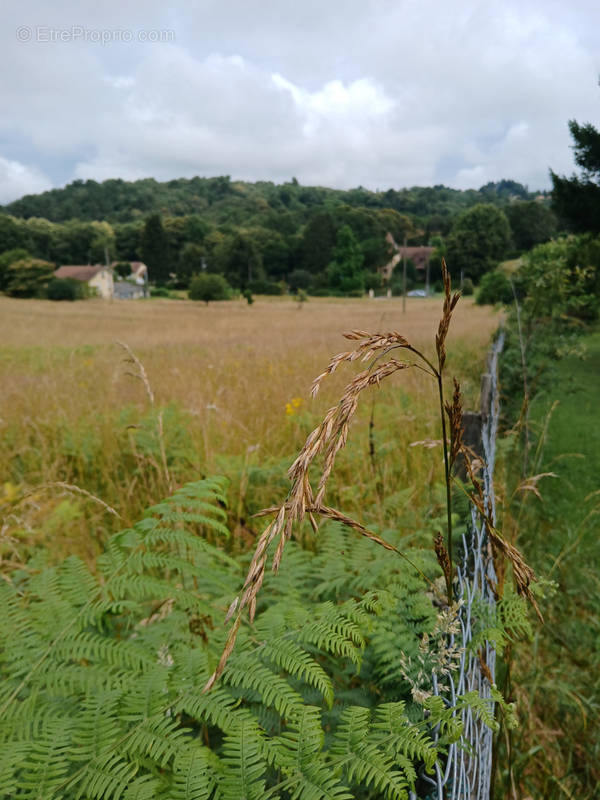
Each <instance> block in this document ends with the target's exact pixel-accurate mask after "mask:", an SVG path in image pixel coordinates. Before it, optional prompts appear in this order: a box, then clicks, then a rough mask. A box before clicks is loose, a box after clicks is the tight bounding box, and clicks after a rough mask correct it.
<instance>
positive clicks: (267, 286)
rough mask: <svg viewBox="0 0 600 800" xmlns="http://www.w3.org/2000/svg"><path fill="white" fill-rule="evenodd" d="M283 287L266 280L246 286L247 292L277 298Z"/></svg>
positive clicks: (256, 281) (255, 281)
mask: <svg viewBox="0 0 600 800" xmlns="http://www.w3.org/2000/svg"><path fill="white" fill-rule="evenodd" d="M283 289H284V287H283V286H282V285H281V284H280V283H274V282H273V281H268V280H264V279H261V280H254V281H250V283H249V284H248V290H249V291H250V292H254V294H267V295H273V296H278V295H281V294H283Z"/></svg>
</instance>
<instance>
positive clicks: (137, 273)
mask: <svg viewBox="0 0 600 800" xmlns="http://www.w3.org/2000/svg"><path fill="white" fill-rule="evenodd" d="M119 263H126V264H129V265H130V267H131V275H130V279H131V278H134V279H135V282H136V283H139V285H140V286H143V285H144V284H146V283H147V282H148V267H147V266H146V265H145V264H144V262H143V261H126V262H119V261H113V262H112V264H111V265H110V266H111V268H112V269H114V268H115V267H116V266H117V264H119Z"/></svg>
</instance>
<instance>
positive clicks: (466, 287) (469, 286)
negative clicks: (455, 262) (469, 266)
mask: <svg viewBox="0 0 600 800" xmlns="http://www.w3.org/2000/svg"><path fill="white" fill-rule="evenodd" d="M474 292H475V286H474V285H473V281H472V280H471V278H465V279H464V281H463V283H462V286H461V288H460V293H461V295H463V297H470V296H471V295H472V294H473V293H474Z"/></svg>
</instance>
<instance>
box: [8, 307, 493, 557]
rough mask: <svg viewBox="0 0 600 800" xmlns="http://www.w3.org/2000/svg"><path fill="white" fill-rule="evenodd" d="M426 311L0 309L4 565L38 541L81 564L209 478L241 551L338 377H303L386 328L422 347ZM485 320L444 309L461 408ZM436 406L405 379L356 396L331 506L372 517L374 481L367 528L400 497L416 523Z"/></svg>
mask: <svg viewBox="0 0 600 800" xmlns="http://www.w3.org/2000/svg"><path fill="white" fill-rule="evenodd" d="M439 312H440V303H439V301H438V300H436V299H433V298H431V299H419V298H414V299H412V298H411V299H410V301H409V302H408V304H407V307H406V313H404V314H403V312H402V303H401V301H400V300H385V301H366V300H331V299H327V300H325V299H324V300H311V301H310V302H308V303H303V304H302V305H301V306H299V305H298V304H297V303H295V302H294V301H292V300H283V299H270V298H269V299H259V300H258V301H257V302H255V303H254V304H253V305H252V306H248V305H247V304H246V303H245V302H239V301H228V302H221V303H211V304H210V305H208V306H206V305H204V304H199V303H194V302H188V301H173V300H153V301H150V302H136V301H131V302H128V301H121V302H114V303H105V302H102V301H88V302H79V303H64V304H60V303H50V302H45V301H37V300H26V301H20V300H15V299H10V298H0V342H1V346H0V387H1V388H0V408H1V412H0V425H1V430H2V437H1V444H0V460H1V463H2V474H1V476H0V486H2V487H3V489H2V490H1V491H2V494H0V502H1V505H0V509H1V512H2V516H3V529H2V530H3V545H2V546H3V554H2V555H3V558H5V559H9V560H11V559H17V560H19V561H20V560H21V558H23V557H25V555H27V554H28V553H30V552H31V550H32V549H35V548H36V547H38V546H40V545H43V546H44V547H47V548H48V549H49V550H50V551H51V553H52V554H54V556H56V558H60V557H62V556H63V555H65V554H66V553H76V554H78V555H80V556H82V557H83V558H84V559H86V560H87V561H88V562H92V561H93V559H94V558H95V557H96V556H97V554H98V553H99V552H100V550H101V548H102V544H103V542H104V541H105V539H106V537H107V536H108V535H109V534H110V533H111V532H112V531H114V530H116V529H118V528H119V526H122V524H123V520H125V521H127V522H131V521H133V520H135V519H137V518H139V516H140V515H141V513H142V511H143V510H144V509H145V508H147V507H148V505H150V504H152V503H153V502H157V501H158V500H159V499H160V498H161V497H163V496H165V495H166V494H168V493H169V492H170V491H171V490H172V489H173V488H175V487H176V486H179V485H181V484H182V483H184V482H185V481H188V480H193V479H197V478H198V477H202V476H204V475H207V474H216V473H218V474H224V475H225V476H227V477H228V478H229V480H230V483H231V488H230V510H229V514H230V524H231V525H232V526H233V527H234V529H236V531H237V532H238V534H239V536H237V537H234V538H235V540H236V541H238V543H239V546H240V547H244V546H246V545H247V544H249V543H250V542H251V541H252V540H253V538H254V533H255V531H254V528H253V523H252V522H251V521H250V519H249V518H250V515H251V513H253V512H254V511H256V510H258V509H259V508H261V507H263V506H264V505H269V504H270V503H273V502H277V501H278V500H279V499H280V498H281V495H282V493H284V492H285V490H286V486H287V481H286V479H285V471H286V469H287V467H288V466H289V464H290V463H291V461H292V459H293V456H294V454H295V452H297V450H298V449H299V448H300V447H301V445H302V443H303V440H304V438H305V437H306V435H307V433H308V432H309V431H310V430H311V429H312V427H313V426H314V424H315V421H316V420H317V418H318V417H320V416H322V414H323V412H324V410H325V409H326V408H328V407H329V405H331V403H332V402H334V401H335V400H336V399H337V397H338V396H339V393H340V391H341V389H342V387H343V386H344V385H345V383H346V382H347V381H348V380H349V379H350V374H351V373H350V371H349V370H347V371H345V372H344V371H343V370H340V371H339V373H337V374H336V375H334V376H332V377H331V378H330V379H329V380H328V381H327V382H326V384H325V385H324V387H323V390H322V392H321V393H320V395H319V397H318V398H317V399H316V400H314V401H312V400H310V398H309V389H310V385H311V382H312V380H313V379H314V377H315V376H316V375H317V374H319V373H320V372H321V371H322V369H323V368H324V366H325V365H326V364H327V363H328V361H329V359H330V357H331V356H332V355H333V354H335V353H337V352H339V351H340V350H344V349H347V347H346V343H345V340H344V339H343V338H342V336H341V333H342V332H344V331H348V330H351V329H361V330H369V331H385V330H394V329H396V330H399V331H401V332H402V333H403V334H405V335H406V336H408V337H410V339H411V341H413V342H414V343H415V344H416V345H417V346H419V347H423V348H424V350H425V351H426V352H432V350H433V346H434V345H433V341H432V340H433V331H434V330H435V328H436V325H437V321H438V319H439ZM497 325H498V314H497V313H495V312H494V311H492V310H491V309H490V308H489V307H479V306H475V305H474V304H473V303H472V302H470V300H468V299H463V300H462V301H461V303H459V306H458V308H457V311H456V315H455V319H454V320H453V327H452V330H451V332H450V337H449V348H448V349H449V353H450V361H449V374H452V373H453V372H454V373H456V374H457V375H458V377H459V378H460V380H461V383H462V388H463V392H464V393H465V396H466V399H467V404H470V405H471V406H472V407H475V406H476V404H477V399H478V391H479V379H480V374H481V371H482V368H483V364H484V358H485V353H486V349H487V347H488V343H489V341H490V337H491V335H492V333H493V331H494V330H495V329H496V327H497ZM118 342H121V343H122V344H124V345H126V346H127V347H128V348H130V351H131V353H133V354H134V355H135V357H136V358H138V359H139V362H140V363H139V364H136V363H132V362H131V358H130V356H129V354H128V352H127V350H126V349H125V348H124V347H123V346H121V345H119V344H118ZM140 365H142V366H143V369H144V370H145V373H146V383H144V381H143V380H141V379H140ZM352 374H353V373H352ZM436 403H437V399H436V394H435V391H434V387H433V386H431V385H429V382H428V381H427V380H426V378H425V377H424V376H423V375H422V374H421V373H419V372H418V371H416V370H409V371H408V372H406V373H403V374H402V375H401V376H400V378H399V379H397V380H396V381H395V383H394V384H391V385H390V386H387V387H385V388H382V389H380V390H378V391H376V392H373V393H372V394H371V397H370V398H369V400H368V401H367V402H366V404H365V405H364V407H363V408H362V410H361V412H360V413H359V415H358V417H357V420H356V422H355V424H354V429H353V433H352V436H351V443H350V447H349V448H348V451H347V452H346V453H345V454H344V455H343V458H342V459H341V460H340V464H339V471H338V473H337V478H336V482H335V492H336V495H337V496H336V500H337V501H338V502H339V503H340V506H341V507H344V508H346V510H348V511H350V512H353V511H355V510H356V509H361V508H364V506H365V504H368V505H370V503H371V502H372V500H373V497H374V487H378V488H377V493H378V495H379V499H380V500H381V501H382V502H379V503H378V504H376V506H377V512H375V511H370V512H369V513H371V514H373V513H378V514H379V515H380V519H379V522H380V523H385V522H392V521H394V520H396V521H397V519H398V513H399V511H398V505H399V504H400V505H401V504H402V503H401V502H400V500H401V497H402V498H403V500H404V504H405V505H406V506H408V505H410V508H411V509H413V511H412V512H411V513H412V514H413V515H414V510H415V509H419V508H421V509H422V510H425V509H426V508H429V507H430V506H431V504H432V502H433V500H432V497H433V495H432V492H433V491H434V487H435V485H436V482H439V481H441V479H442V471H441V448H437V449H436V450H435V451H434V453H435V455H434V457H433V458H432V454H431V450H430V449H428V448H427V447H425V446H423V445H419V444H417V445H415V444H414V443H415V442H423V441H427V440H436V439H439V431H438V430H437V428H436V414H435V412H436ZM411 445H412V446H411ZM59 484H68V485H69V486H71V487H77V488H78V489H80V490H83V491H84V492H89V493H90V494H91V495H94V497H95V498H97V499H93V498H90V497H88V496H86V495H85V494H83V493H81V492H78V491H77V489H76V488H70V489H69V488H66V487H65V486H62V485H59ZM399 492H400V493H401V494H399ZM402 493H403V494H402ZM408 498H410V504H408V503H407V502H406V501H407V499H408ZM99 501H102V502H103V503H105V504H107V505H108V506H110V507H111V509H113V510H114V511H115V512H117V513H118V515H120V517H121V519H118V518H117V517H116V515H115V514H113V513H111V512H110V511H109V510H107V509H106V508H105V506H103V505H102V504H101V503H100V502H99ZM381 515H383V516H384V517H385V519H381ZM405 516H406V519H407V520H408V519H409V518H410V514H408V511H406V515H405ZM17 554H19V555H18V556H17Z"/></svg>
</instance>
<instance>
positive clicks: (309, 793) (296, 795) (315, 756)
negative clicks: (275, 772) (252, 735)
mask: <svg viewBox="0 0 600 800" xmlns="http://www.w3.org/2000/svg"><path fill="white" fill-rule="evenodd" d="M279 743H280V747H279V749H278V766H279V767H280V769H281V770H282V772H283V773H284V774H285V775H286V780H285V782H284V786H285V787H286V788H288V787H289V791H290V792H291V797H292V798H293V800H352V795H351V794H350V793H349V792H348V787H347V786H344V785H343V784H342V783H341V782H340V780H339V777H338V776H337V775H336V774H335V772H334V771H332V769H331V765H329V764H327V763H326V762H325V759H324V757H323V755H322V749H323V743H324V734H323V729H322V725H321V713H320V710H319V709H318V708H316V707H314V706H304V707H303V708H302V709H300V710H299V711H298V712H297V713H296V714H294V715H293V716H292V717H291V718H290V720H289V725H288V730H286V731H285V732H284V733H283V734H282V735H281V736H280V737H279Z"/></svg>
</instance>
